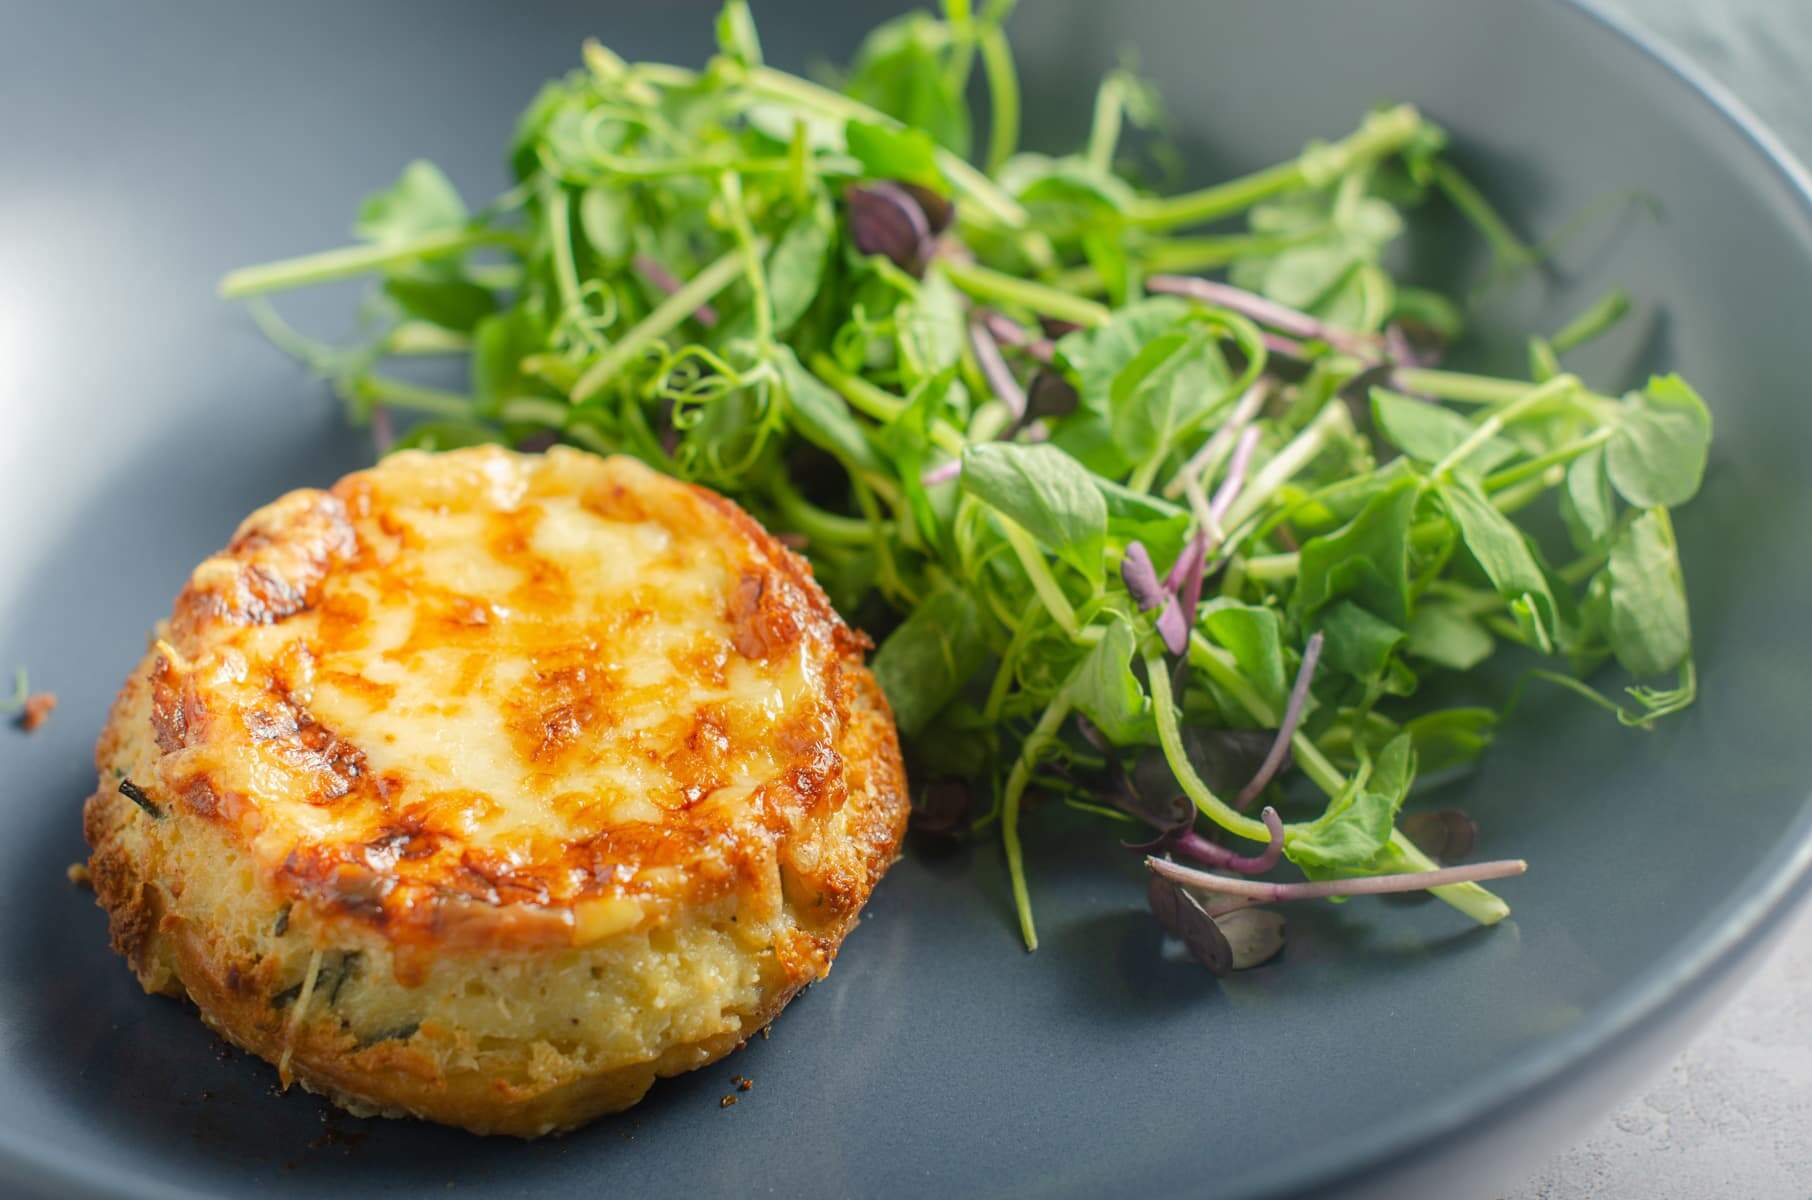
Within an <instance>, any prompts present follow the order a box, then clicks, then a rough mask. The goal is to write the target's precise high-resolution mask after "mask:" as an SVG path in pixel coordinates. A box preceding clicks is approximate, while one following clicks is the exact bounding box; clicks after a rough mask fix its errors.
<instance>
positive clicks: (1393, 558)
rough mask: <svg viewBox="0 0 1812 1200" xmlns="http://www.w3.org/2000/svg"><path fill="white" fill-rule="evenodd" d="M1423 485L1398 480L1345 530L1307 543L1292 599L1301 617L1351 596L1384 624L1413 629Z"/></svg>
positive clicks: (1407, 479)
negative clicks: (1412, 544)
mask: <svg viewBox="0 0 1812 1200" xmlns="http://www.w3.org/2000/svg"><path fill="white" fill-rule="evenodd" d="M1420 482H1421V481H1420V480H1419V479H1417V478H1416V477H1415V476H1413V475H1409V474H1405V475H1403V476H1401V477H1399V478H1398V479H1396V480H1394V481H1393V482H1392V483H1391V484H1390V486H1389V487H1387V488H1385V489H1384V490H1383V491H1381V492H1379V493H1378V494H1377V495H1375V496H1373V497H1372V498H1371V499H1370V500H1368V501H1367V502H1366V505H1365V507H1364V508H1362V509H1360V510H1359V513H1358V515H1356V516H1355V517H1354V518H1353V519H1352V520H1351V521H1349V522H1347V523H1346V524H1345V525H1344V526H1342V527H1341V528H1339V529H1337V530H1335V531H1334V532H1333V533H1328V534H1323V535H1322V536H1320V537H1316V538H1310V539H1309V540H1308V541H1307V542H1305V543H1304V544H1303V547H1302V554H1301V557H1300V560H1299V561H1300V566H1299V568H1298V572H1297V583H1296V593H1295V596H1294V598H1293V600H1292V603H1293V605H1294V606H1295V609H1296V613H1297V615H1298V616H1299V617H1300V618H1302V619H1304V620H1307V619H1308V618H1310V617H1313V616H1314V615H1315V614H1316V613H1318V612H1320V611H1321V609H1322V608H1324V607H1325V606H1326V605H1328V604H1329V603H1331V602H1332V601H1334V600H1336V599H1339V598H1340V597H1342V596H1350V597H1352V599H1353V600H1354V601H1355V602H1356V603H1358V604H1359V605H1360V606H1362V607H1364V608H1365V609H1367V610H1368V611H1370V612H1371V613H1372V615H1373V616H1375V617H1378V618H1379V619H1380V620H1382V621H1385V622H1387V623H1389V624H1390V625H1393V626H1395V627H1396V628H1398V629H1403V628H1405V627H1406V626H1408V624H1409V528H1410V522H1411V521H1412V519H1413V518H1414V516H1415V511H1416V500H1417V498H1418V496H1419V494H1420Z"/></svg>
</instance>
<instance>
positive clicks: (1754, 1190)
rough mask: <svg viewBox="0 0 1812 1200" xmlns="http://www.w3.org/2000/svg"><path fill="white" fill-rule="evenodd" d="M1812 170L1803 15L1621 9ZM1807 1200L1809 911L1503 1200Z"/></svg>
mask: <svg viewBox="0 0 1812 1200" xmlns="http://www.w3.org/2000/svg"><path fill="white" fill-rule="evenodd" d="M1620 7H1621V9H1622V11H1624V12H1625V13H1626V14H1628V15H1630V16H1631V17H1633V18H1634V19H1635V20H1636V22H1637V23H1638V24H1641V25H1645V26H1647V27H1648V28H1649V29H1651V30H1653V31H1654V32H1656V33H1658V34H1660V35H1661V36H1662V38H1663V39H1664V40H1666V41H1667V42H1669V43H1671V44H1672V45H1673V46H1674V47H1675V48H1676V49H1678V50H1681V51H1684V52H1685V54H1686V55H1687V56H1688V57H1689V58H1691V59H1693V60H1694V61H1696V62H1697V63H1698V65H1699V66H1700V67H1702V68H1704V69H1705V70H1706V71H1707V72H1709V73H1710V74H1711V75H1712V76H1713V77H1714V78H1716V79H1717V80H1718V81H1719V82H1720V83H1722V84H1723V85H1724V86H1725V87H1727V88H1729V89H1730V90H1731V91H1732V92H1734V93H1735V94H1736V95H1737V96H1738V97H1739V98H1740V99H1741V100H1742V101H1743V102H1744V103H1746V104H1748V105H1749V107H1750V108H1752V109H1753V110H1754V111H1755V112H1756V114H1757V115H1758V116H1760V117H1761V119H1762V121H1763V122H1764V123H1765V124H1767V125H1768V126H1769V127H1770V128H1772V129H1773V130H1774V132H1775V133H1776V134H1778V135H1779V136H1780V138H1781V139H1782V140H1783V141H1784V142H1785V143H1786V144H1787V146H1788V148H1789V149H1791V150H1792V151H1793V152H1794V153H1795V154H1797V155H1798V156H1799V158H1800V160H1801V161H1802V162H1812V104H1809V103H1808V102H1807V100H1806V93H1805V80H1806V78H1807V74H1808V71H1812V4H1808V3H1806V0H1721V2H1719V3H1704V2H1703V0H1625V3H1623V4H1622V5H1621V6H1620ZM1587 1197H1590V1198H1591V1200H1710V1198H1714V1197H1716V1198H1722V1197H1733V1198H1734V1197H1741V1198H1742V1200H1808V1198H1809V1197H1812V911H1808V912H1804V913H1801V914H1800V917H1799V919H1798V921H1797V922H1795V924H1794V926H1793V928H1792V929H1791V930H1790V931H1789V932H1788V933H1787V935H1786V938H1785V940H1784V941H1783V943H1782V944H1781V946H1780V947H1779V949H1777V950H1776V951H1775V953H1774V957H1773V960H1772V961H1771V962H1769V964H1768V965H1767V967H1766V968H1765V969H1764V970H1763V971H1762V972H1761V973H1760V974H1759V975H1757V977H1756V978H1755V979H1754V980H1752V981H1751V982H1750V983H1749V984H1748V985H1747V986H1746V987H1745V988H1744V990H1743V992H1742V994H1741V995H1740V996H1739V997H1738V998H1737V999H1736V1001H1735V1002H1733V1003H1732V1004H1731V1006H1730V1008H1729V1009H1728V1010H1726V1011H1725V1012H1724V1013H1723V1014H1722V1015H1721V1016H1720V1017H1719V1018H1718V1020H1717V1021H1716V1023H1715V1024H1714V1025H1713V1026H1712V1027H1711V1028H1710V1029H1708V1030H1706V1031H1705V1033H1704V1034H1702V1035H1701V1036H1700V1037H1699V1039H1698V1040H1697V1041H1696V1042H1695V1043H1693V1045H1692V1046H1691V1047H1689V1048H1688V1049H1687V1050H1686V1052H1685V1053H1683V1054H1682V1055H1680V1057H1679V1058H1678V1059H1676V1060H1675V1061H1674V1063H1673V1065H1672V1066H1670V1067H1669V1068H1668V1070H1667V1073H1666V1074H1665V1075H1664V1076H1662V1077H1661V1078H1660V1079H1658V1080H1656V1081H1655V1082H1654V1083H1653V1084H1652V1085H1651V1086H1650V1087H1649V1088H1648V1089H1647V1090H1645V1091H1644V1092H1643V1093H1642V1094H1640V1095H1639V1096H1637V1097H1635V1098H1634V1099H1632V1100H1630V1101H1629V1102H1628V1103H1627V1104H1625V1105H1624V1106H1623V1107H1622V1108H1620V1109H1618V1110H1617V1111H1616V1112H1615V1113H1613V1114H1612V1115H1611V1116H1610V1117H1608V1118H1606V1119H1605V1120H1604V1121H1603V1122H1601V1123H1600V1124H1599V1125H1598V1127H1597V1128H1596V1129H1594V1130H1592V1131H1591V1132H1590V1133H1589V1134H1587V1135H1586V1137H1585V1138H1584V1139H1583V1140H1582V1141H1581V1142H1580V1143H1579V1144H1578V1145H1576V1146H1574V1147H1573V1148H1572V1149H1570V1150H1568V1151H1567V1152H1566V1153H1564V1154H1561V1155H1559V1156H1557V1157H1556V1158H1555V1159H1554V1160H1553V1161H1551V1162H1549V1163H1548V1164H1547V1165H1546V1166H1544V1167H1543V1168H1542V1169H1541V1170H1540V1171H1539V1172H1537V1173H1536V1174H1535V1176H1534V1177H1532V1178H1531V1179H1529V1180H1528V1181H1527V1182H1526V1183H1524V1184H1523V1185H1522V1186H1521V1187H1520V1188H1517V1189H1516V1190H1514V1191H1512V1192H1510V1193H1509V1194H1508V1196H1507V1197H1506V1200H1585V1198H1587Z"/></svg>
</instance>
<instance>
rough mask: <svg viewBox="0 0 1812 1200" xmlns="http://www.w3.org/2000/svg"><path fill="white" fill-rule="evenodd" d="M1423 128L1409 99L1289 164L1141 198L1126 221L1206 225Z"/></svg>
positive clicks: (1141, 225)
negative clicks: (1198, 187) (1177, 192)
mask: <svg viewBox="0 0 1812 1200" xmlns="http://www.w3.org/2000/svg"><path fill="white" fill-rule="evenodd" d="M1422 128H1423V123H1422V116H1421V114H1420V113H1418V112H1417V111H1416V110H1415V108H1414V107H1413V106H1411V105H1408V104H1400V105H1398V106H1397V107H1396V108H1392V109H1387V110H1386V111H1384V112H1377V113H1372V114H1371V115H1370V116H1368V117H1367V118H1366V119H1365V121H1364V122H1363V123H1362V124H1361V125H1360V126H1359V128H1358V129H1356V130H1355V131H1353V132H1352V133H1350V134H1348V135H1347V136H1346V137H1345V138H1343V139H1342V140H1340V141H1338V142H1335V143H1333V144H1332V145H1328V146H1313V147H1310V148H1309V149H1308V150H1305V151H1304V152H1303V153H1302V154H1300V155H1298V156H1297V157H1296V158H1295V159H1293V160H1291V161H1290V162H1287V163H1279V164H1278V165H1277V166H1274V167H1267V168H1265V169H1264V170H1262V171H1255V172H1253V173H1252V174H1250V175H1245V176H1242V177H1240V178H1238V179H1230V180H1228V181H1227V182H1225V183H1218V184H1215V185H1214V186H1212V187H1206V188H1202V189H1201V190H1200V191H1195V192H1184V193H1183V194H1182V195H1178V196H1165V197H1161V198H1157V199H1150V200H1141V201H1139V202H1138V203H1136V204H1134V205H1133V206H1132V208H1131V210H1130V211H1129V212H1128V213H1127V214H1126V217H1125V222H1126V224H1128V225H1131V226H1133V227H1134V228H1138V229H1175V228H1178V227H1179V226H1184V225H1204V224H1207V223H1208V222H1210V221H1215V220H1219V219H1220V218H1221V217H1228V216H1232V215H1233V214H1234V213H1237V212H1243V211H1245V210H1246V209H1248V208H1251V207H1252V206H1253V205H1254V204H1257V203H1259V202H1260V201H1262V200H1267V199H1269V198H1270V197H1272V196H1275V195H1277V194H1278V193H1280V192H1287V191H1292V190H1294V189H1296V188H1300V187H1303V186H1305V185H1309V184H1312V183H1313V182H1315V180H1316V179H1323V178H1333V177H1337V176H1339V175H1342V174H1344V173H1346V172H1347V171H1350V170H1352V169H1354V168H1355V167H1358V166H1362V165H1364V164H1366V163H1370V162H1376V161H1377V160H1378V159H1380V158H1383V157H1384V156H1385V155H1387V154H1391V153H1394V152H1395V151H1397V150H1400V149H1402V148H1403V146H1404V145H1406V144H1407V143H1408V142H1409V141H1410V140H1411V139H1412V138H1414V137H1415V136H1416V134H1417V133H1419V132H1421V130H1422Z"/></svg>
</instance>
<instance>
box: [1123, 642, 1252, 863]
mask: <svg viewBox="0 0 1812 1200" xmlns="http://www.w3.org/2000/svg"><path fill="white" fill-rule="evenodd" d="M1144 655H1145V672H1146V675H1147V683H1148V686H1149V687H1150V688H1151V711H1152V716H1153V718H1154V719H1155V721H1156V724H1157V727H1158V745H1159V746H1161V747H1163V750H1164V758H1165V760H1166V761H1168V762H1169V764H1170V770H1171V773H1172V774H1173V775H1175V776H1176V779H1177V783H1178V784H1179V785H1181V787H1182V789H1183V794H1184V795H1186V796H1188V797H1189V799H1190V800H1191V801H1192V802H1193V803H1194V804H1195V806H1196V808H1198V809H1200V810H1201V812H1202V815H1203V816H1205V817H1207V818H1208V819H1209V820H1210V821H1213V822H1214V823H1215V824H1216V825H1219V826H1220V827H1221V828H1222V829H1225V830H1226V831H1227V832H1228V833H1232V834H1237V835H1239V836H1240V837H1243V838H1246V839H1248V840H1250V841H1254V842H1268V841H1270V840H1271V831H1270V830H1269V829H1267V828H1265V825H1264V822H1262V821H1254V820H1253V819H1252V818H1251V817H1248V816H1247V815H1246V814H1244V813H1242V812H1238V811H1236V810H1235V809H1234V808H1233V807H1232V806H1231V805H1229V804H1228V803H1227V802H1226V801H1224V800H1222V799H1221V798H1220V797H1219V796H1216V795H1215V794H1214V793H1213V792H1212V791H1210V790H1209V788H1208V785H1207V784H1206V783H1203V782H1202V777H1201V776H1200V775H1198V774H1196V770H1195V765H1194V764H1193V763H1191V762H1190V761H1189V755H1188V753H1187V752H1186V751H1185V750H1184V749H1183V734H1182V730H1181V729H1180V728H1178V725H1177V710H1176V703H1175V700H1174V699H1173V697H1172V696H1171V692H1170V664H1169V663H1167V662H1165V661H1164V655H1163V653H1162V651H1159V650H1154V649H1147V650H1146V651H1145V652H1144Z"/></svg>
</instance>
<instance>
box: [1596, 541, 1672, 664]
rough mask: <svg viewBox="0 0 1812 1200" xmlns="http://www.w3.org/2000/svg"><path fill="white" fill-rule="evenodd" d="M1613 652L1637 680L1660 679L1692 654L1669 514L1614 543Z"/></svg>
mask: <svg viewBox="0 0 1812 1200" xmlns="http://www.w3.org/2000/svg"><path fill="white" fill-rule="evenodd" d="M1605 570H1606V572H1607V574H1608V575H1609V577H1610V600H1611V617H1610V635H1611V652H1612V653H1613V654H1615V655H1616V656H1617V661H1618V662H1619V663H1621V664H1622V665H1623V668H1624V669H1625V670H1627V671H1628V672H1629V673H1630V674H1632V675H1644V676H1646V675H1660V674H1663V673H1665V672H1667V671H1671V670H1673V669H1674V668H1675V667H1677V666H1679V665H1680V663H1681V662H1682V661H1683V660H1684V659H1685V658H1686V656H1687V654H1688V652H1690V651H1691V649H1692V627H1691V622H1690V621H1689V620H1688V618H1687V613H1686V586H1685V582H1684V581H1683V580H1682V578H1681V576H1680V559H1679V556H1678V554H1677V553H1676V551H1675V548H1674V535H1673V529H1672V527H1671V525H1670V524H1669V522H1668V519H1667V513H1666V511H1665V510H1664V509H1651V510H1649V511H1648V512H1645V513H1643V514H1642V515H1641V516H1639V517H1637V518H1636V519H1635V520H1634V521H1632V522H1630V524H1629V527H1628V528H1626V529H1625V530H1624V531H1623V532H1622V533H1621V534H1619V535H1618V537H1617V540H1616V541H1614V542H1612V543H1611V558H1610V563H1609V564H1608V565H1607V566H1606V568H1605Z"/></svg>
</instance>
